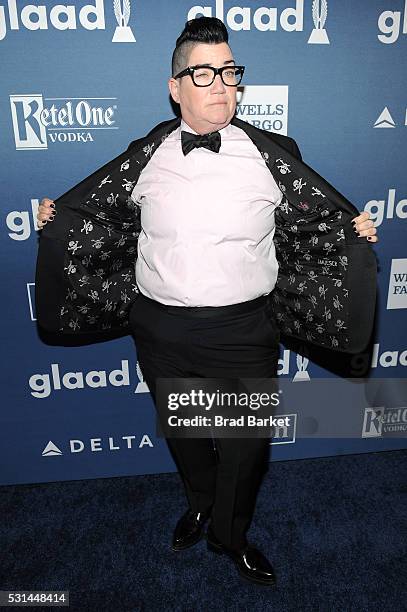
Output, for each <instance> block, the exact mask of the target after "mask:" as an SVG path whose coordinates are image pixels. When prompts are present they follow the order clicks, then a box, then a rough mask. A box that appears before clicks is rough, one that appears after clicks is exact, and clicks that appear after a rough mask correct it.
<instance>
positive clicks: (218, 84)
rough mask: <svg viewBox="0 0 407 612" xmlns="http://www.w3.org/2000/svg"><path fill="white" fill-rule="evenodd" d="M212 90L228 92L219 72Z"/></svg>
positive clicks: (214, 91)
mask: <svg viewBox="0 0 407 612" xmlns="http://www.w3.org/2000/svg"><path fill="white" fill-rule="evenodd" d="M212 92H213V93H225V92H226V87H225V85H224V83H223V81H222V79H221V78H220V74H217V75H216V76H215V80H214V82H213V83H212Z"/></svg>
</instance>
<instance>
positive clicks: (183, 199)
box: [131, 121, 282, 306]
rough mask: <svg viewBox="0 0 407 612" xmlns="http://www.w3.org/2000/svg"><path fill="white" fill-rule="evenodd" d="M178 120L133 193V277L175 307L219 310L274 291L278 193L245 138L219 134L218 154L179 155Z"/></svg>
mask: <svg viewBox="0 0 407 612" xmlns="http://www.w3.org/2000/svg"><path fill="white" fill-rule="evenodd" d="M181 130H186V131H189V132H193V133H194V134H195V133H196V132H194V131H193V130H192V129H191V128H190V127H189V126H188V125H187V124H186V123H185V122H184V121H181V126H180V127H179V128H178V129H176V130H174V131H173V132H172V133H171V134H170V135H169V136H168V138H166V140H165V141H164V142H163V143H162V144H161V145H160V146H159V147H158V149H157V150H156V152H155V153H154V154H153V155H152V157H151V160H150V161H149V162H148V164H147V166H146V167H145V168H144V169H143V171H142V172H141V174H140V178H139V180H138V183H137V185H136V186H135V188H134V190H133V192H132V196H131V197H132V198H133V200H134V201H135V202H136V203H137V204H138V205H139V206H140V207H141V227H142V231H141V233H140V236H139V239H138V258H137V263H136V278H137V284H138V287H139V289H140V291H141V293H143V294H144V295H146V296H147V297H150V298H152V299H153V300H156V301H158V302H161V303H163V304H170V305H174V306H224V305H228V304H236V303H239V302H245V301H248V300H252V299H255V298H257V297H259V296H261V295H266V294H268V293H270V291H272V290H273V288H274V286H275V283H276V280H277V273H278V264H277V260H276V256H275V248H274V243H273V237H274V231H275V224H274V211H275V208H276V206H277V205H278V204H279V203H280V201H281V198H282V193H281V191H280V189H279V188H278V186H277V184H276V182H275V180H274V178H273V176H272V174H271V173H270V171H269V169H268V168H267V166H266V164H265V162H264V160H263V158H262V156H261V154H260V152H259V151H258V149H257V148H256V146H255V145H254V143H253V142H252V141H251V140H250V138H249V137H248V136H247V134H246V133H245V132H244V131H243V130H241V129H240V128H237V127H235V126H233V125H231V124H229V125H228V126H226V127H225V128H223V129H222V130H220V134H221V138H222V144H221V148H220V151H219V153H214V152H213V151H209V150H208V149H205V148H199V149H194V150H193V151H191V152H190V153H189V154H188V155H186V156H184V154H183V152H182V148H181Z"/></svg>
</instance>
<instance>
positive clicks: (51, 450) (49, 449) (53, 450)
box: [42, 440, 62, 457]
mask: <svg viewBox="0 0 407 612" xmlns="http://www.w3.org/2000/svg"><path fill="white" fill-rule="evenodd" d="M55 455H62V451H61V450H60V449H59V448H58V446H56V445H55V444H54V443H53V442H52V441H51V440H50V441H49V442H48V444H47V446H46V447H45V448H44V450H43V451H42V456H43V457H54V456H55Z"/></svg>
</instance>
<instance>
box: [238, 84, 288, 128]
mask: <svg viewBox="0 0 407 612" xmlns="http://www.w3.org/2000/svg"><path fill="white" fill-rule="evenodd" d="M236 115H237V117H238V118H239V119H243V121H247V123H251V124H252V125H254V126H255V127H258V128H260V129H262V130H269V131H271V132H278V133H279V134H284V135H287V130H288V86H287V85H245V86H244V87H239V88H238V92H237V107H236Z"/></svg>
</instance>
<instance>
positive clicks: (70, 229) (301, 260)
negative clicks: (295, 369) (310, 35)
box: [36, 118, 376, 353]
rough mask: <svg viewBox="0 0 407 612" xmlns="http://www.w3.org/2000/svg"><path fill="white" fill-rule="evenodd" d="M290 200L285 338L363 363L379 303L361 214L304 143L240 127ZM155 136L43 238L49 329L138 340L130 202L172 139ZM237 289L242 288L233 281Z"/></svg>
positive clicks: (279, 312)
mask: <svg viewBox="0 0 407 612" xmlns="http://www.w3.org/2000/svg"><path fill="white" fill-rule="evenodd" d="M232 123H233V125H235V126H237V127H239V128H241V129H242V130H244V131H245V132H246V134H247V135H248V136H249V137H250V138H251V140H252V141H253V143H254V144H255V145H256V147H257V148H258V150H259V151H260V153H261V155H262V157H263V159H264V161H265V163H266V165H267V167H268V168H269V170H270V172H271V173H272V175H273V177H274V179H275V181H276V183H277V184H278V186H279V188H280V189H281V191H282V193H283V196H284V197H283V199H282V202H281V204H280V206H279V207H278V208H277V209H276V212H275V222H276V230H275V237H274V240H275V246H276V255H277V260H278V264H279V274H278V279H277V283H276V286H275V289H274V290H273V291H272V294H271V299H272V304H273V311H274V316H275V319H276V321H277V324H278V326H279V328H280V331H281V333H282V334H283V335H286V336H291V337H294V338H296V339H299V340H301V341H304V342H305V343H311V344H315V345H319V346H322V347H325V348H331V349H333V350H336V351H343V352H349V353H357V352H360V351H362V350H363V349H364V348H365V346H366V344H367V343H368V341H369V337H370V334H371V330H372V325H373V318H374V309H375V297H376V259H375V256H374V253H373V251H372V249H371V246H370V245H369V244H368V242H367V241H366V238H358V237H357V235H356V234H355V232H354V230H353V226H352V224H351V220H352V219H353V218H354V217H355V216H357V215H358V211H357V209H356V208H355V207H354V206H353V205H352V204H351V203H350V202H349V201H347V200H346V199H345V198H344V197H343V196H342V195H341V194H340V193H338V192H337V191H336V190H335V189H334V188H333V187H332V186H331V185H330V184H329V183H327V182H326V181H325V180H324V179H323V178H322V177H320V176H319V175H318V174H317V173H316V172H315V171H314V170H312V169H311V168H310V167H309V166H307V165H306V164H305V163H303V162H302V161H301V157H300V154H299V150H298V147H297V145H296V143H295V142H294V141H293V140H292V139H291V138H287V137H285V136H280V135H277V134H273V133H270V132H266V131H264V130H260V129H258V128H255V127H253V126H251V125H249V124H247V123H245V122H243V121H241V120H239V119H237V118H234V119H233V120H232ZM179 125H180V119H173V120H170V121H166V122H164V123H161V124H159V125H158V126H156V127H155V128H154V129H153V130H152V131H151V132H150V133H149V134H148V135H147V136H146V137H144V138H141V139H139V140H136V141H134V142H132V143H131V145H130V146H129V148H128V149H127V151H125V152H124V153H122V154H121V155H119V156H118V157H116V158H115V159H114V160H112V161H110V162H108V163H107V164H106V165H105V166H103V167H102V168H100V169H99V170H97V171H96V172H94V173H93V174H92V175H91V176H89V177H87V178H86V179H84V180H83V181H82V182H81V183H79V184H78V185H76V186H75V187H73V188H72V189H71V190H70V191H68V192H67V193H65V194H64V195H62V196H61V197H60V198H58V200H56V209H57V211H58V214H57V215H56V217H55V219H54V221H53V222H52V223H48V224H47V225H46V226H45V228H44V229H43V230H42V233H41V237H40V243H39V252H38V260H37V272H36V309H37V320H38V323H39V325H40V327H43V328H45V330H47V331H50V332H59V333H62V334H64V335H66V334H70V335H72V334H74V335H76V336H80V335H81V334H86V335H87V336H88V337H89V334H91V335H92V336H93V335H94V338H95V341H96V340H97V338H99V339H100V335H101V334H104V333H105V334H106V333H109V335H111V333H112V332H114V333H115V332H117V335H124V334H126V333H130V328H129V323H128V318H129V317H128V315H129V312H130V309H131V306H132V304H133V302H134V300H135V299H136V297H137V294H138V288H137V282H136V276H135V262H136V258H137V240H138V236H139V233H140V231H141V225H140V210H139V207H138V206H137V205H136V204H135V203H134V202H133V200H132V199H131V197H130V196H131V192H132V190H133V188H134V185H135V184H136V183H137V181H138V179H139V176H140V173H141V171H142V170H143V168H144V167H145V166H146V164H147V163H148V162H149V160H150V159H151V156H152V155H154V152H155V151H156V150H157V148H158V147H159V146H160V144H161V143H162V142H163V141H164V140H165V138H166V137H167V136H168V134H169V133H170V132H171V131H173V130H174V129H176V128H177V127H178V126H179ZM231 281H232V282H233V279H231Z"/></svg>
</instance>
